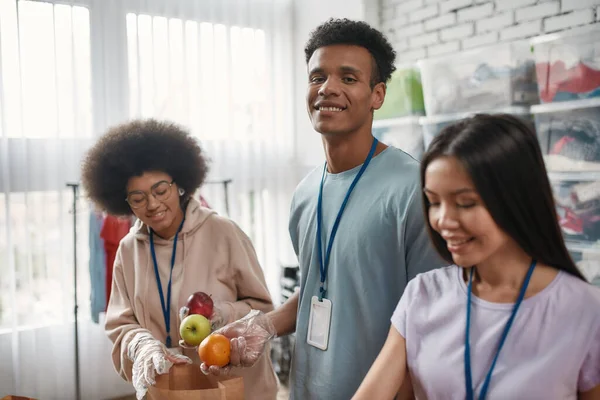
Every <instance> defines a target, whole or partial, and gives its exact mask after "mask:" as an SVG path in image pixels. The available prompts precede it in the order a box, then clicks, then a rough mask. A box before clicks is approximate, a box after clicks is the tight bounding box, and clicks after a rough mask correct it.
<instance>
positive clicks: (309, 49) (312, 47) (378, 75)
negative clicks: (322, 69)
mask: <svg viewBox="0 0 600 400" xmlns="http://www.w3.org/2000/svg"><path fill="white" fill-rule="evenodd" d="M336 44H347V45H354V46H360V47H364V48H365V49H367V50H368V51H369V53H371V56H373V60H374V68H373V72H372V74H371V75H372V76H371V87H373V86H375V85H376V84H378V83H379V82H383V83H387V82H388V81H389V79H390V77H391V76H392V73H393V72H394V71H395V70H396V66H395V65H394V61H395V60H396V52H395V51H394V48H393V47H392V45H391V44H390V43H389V42H388V40H387V39H386V37H385V36H384V35H383V33H381V32H380V31H378V30H377V29H375V28H372V27H371V26H370V25H369V24H367V23H366V22H362V21H352V20H349V19H346V18H343V19H334V18H331V19H329V20H328V21H327V22H325V23H323V24H322V25H319V26H318V27H317V28H316V29H315V30H314V31H312V32H311V34H310V37H309V39H308V42H307V43H306V47H305V48H304V54H305V55H306V63H307V64H308V61H309V60H310V58H311V57H312V55H313V53H314V52H315V51H316V50H317V49H319V48H321V47H325V46H332V45H336Z"/></svg>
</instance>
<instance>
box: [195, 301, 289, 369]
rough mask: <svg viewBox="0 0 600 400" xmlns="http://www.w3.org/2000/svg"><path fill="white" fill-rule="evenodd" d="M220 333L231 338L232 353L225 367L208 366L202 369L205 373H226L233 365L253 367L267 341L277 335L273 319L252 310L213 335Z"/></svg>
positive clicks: (203, 366)
mask: <svg viewBox="0 0 600 400" xmlns="http://www.w3.org/2000/svg"><path fill="white" fill-rule="evenodd" d="M215 333H219V334H221V335H224V336H225V337H227V338H229V343H230V345H231V354H230V361H229V364H228V365H226V366H224V367H221V368H219V367H217V366H215V365H212V366H210V367H209V366H207V365H206V364H204V363H202V365H200V369H201V370H202V372H203V373H204V374H205V375H208V374H211V375H226V374H228V373H229V372H230V370H231V368H232V367H251V366H253V365H254V364H255V363H256V362H257V361H258V359H259V358H260V357H261V356H262V355H263V353H264V351H265V347H266V345H267V343H268V342H269V341H270V340H271V339H273V338H274V337H275V336H277V331H276V330H275V326H273V323H272V322H271V319H270V318H269V317H268V316H267V315H266V314H265V313H263V312H262V311H258V310H252V311H250V312H249V313H248V314H247V315H246V316H245V317H244V318H242V319H239V320H237V321H234V322H232V323H230V324H228V325H225V326H224V327H223V328H221V329H218V330H217V331H215V332H213V333H212V334H211V335H214V334H215Z"/></svg>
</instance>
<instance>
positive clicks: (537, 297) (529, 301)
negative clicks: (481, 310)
mask: <svg viewBox="0 0 600 400" xmlns="http://www.w3.org/2000/svg"><path fill="white" fill-rule="evenodd" d="M455 267H456V273H455V274H454V276H455V277H456V279H458V282H459V285H460V288H461V290H462V292H463V293H464V294H465V299H466V297H467V294H468V293H467V290H468V286H467V283H466V282H465V281H464V279H463V277H462V272H463V268H462V267H459V266H457V265H455ZM564 274H565V272H564V271H558V274H556V276H555V277H554V279H553V280H552V282H550V283H549V284H548V286H546V287H545V288H544V289H542V290H541V291H540V292H539V293H536V294H534V295H533V296H531V297H528V298H526V299H523V302H522V303H521V307H530V306H532V305H534V304H535V303H537V302H539V301H542V299H544V298H545V297H547V296H548V295H549V293H551V292H552V290H553V289H554V287H555V286H556V285H557V284H558V282H559V281H560V280H561V279H562V277H563V275H564ZM471 303H475V304H477V305H480V306H483V307H486V308H492V309H496V310H512V308H513V307H514V305H515V303H494V302H491V301H487V300H484V299H482V298H480V297H477V296H476V295H475V294H474V293H472V294H471Z"/></svg>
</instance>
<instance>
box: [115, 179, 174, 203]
mask: <svg viewBox="0 0 600 400" xmlns="http://www.w3.org/2000/svg"><path fill="white" fill-rule="evenodd" d="M173 183H175V181H171V182H170V183H169V182H167V181H160V182H157V183H155V184H154V185H153V186H152V187H151V188H150V194H152V196H154V198H155V199H156V200H158V201H161V202H163V201H166V200H168V198H169V196H171V188H172V186H173ZM125 201H126V202H127V203H128V204H129V206H130V207H131V208H133V209H136V210H137V209H138V208H143V207H146V206H147V205H148V194H147V193H146V192H143V191H141V190H135V191H133V192H129V193H128V194H127V198H126V199H125Z"/></svg>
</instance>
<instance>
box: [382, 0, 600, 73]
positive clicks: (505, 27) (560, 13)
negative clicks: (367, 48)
mask: <svg viewBox="0 0 600 400" xmlns="http://www.w3.org/2000/svg"><path fill="white" fill-rule="evenodd" d="M381 2H382V3H381V12H380V23H381V30H382V31H383V32H384V33H385V34H386V35H387V36H388V37H389V39H390V40H391V41H392V44H393V45H394V48H395V50H396V51H397V52H398V59H399V61H402V62H409V61H414V60H418V59H423V58H428V57H434V56H438V55H442V54H447V53H452V52H455V51H459V50H463V49H470V48H475V47H480V46H485V45H489V44H492V43H497V42H502V41H512V40H516V39H525V38H529V37H533V36H539V35H542V34H546V33H553V32H559V31H563V30H565V29H570V28H573V27H577V26H584V25H590V24H594V23H596V24H597V23H598V22H600V0H381Z"/></svg>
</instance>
